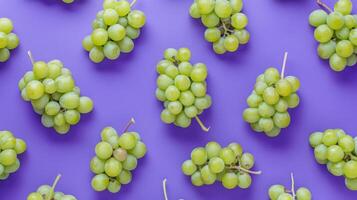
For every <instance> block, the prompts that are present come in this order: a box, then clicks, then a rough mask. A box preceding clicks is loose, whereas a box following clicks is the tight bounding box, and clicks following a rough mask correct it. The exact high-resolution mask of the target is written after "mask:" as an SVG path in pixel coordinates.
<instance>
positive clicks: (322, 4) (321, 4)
mask: <svg viewBox="0 0 357 200" xmlns="http://www.w3.org/2000/svg"><path fill="white" fill-rule="evenodd" d="M316 3H317V4H318V5H319V6H321V7H323V8H324V9H326V10H328V11H329V12H330V13H331V12H333V11H332V9H331V8H330V7H329V6H328V5H326V4H325V3H324V2H322V1H321V0H316Z"/></svg>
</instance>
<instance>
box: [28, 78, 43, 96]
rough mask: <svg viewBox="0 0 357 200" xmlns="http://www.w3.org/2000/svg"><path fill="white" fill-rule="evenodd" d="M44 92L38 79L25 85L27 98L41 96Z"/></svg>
mask: <svg viewBox="0 0 357 200" xmlns="http://www.w3.org/2000/svg"><path fill="white" fill-rule="evenodd" d="M44 92H45V87H44V85H43V84H42V83H41V82H40V81H37V80H32V81H30V82H29V83H28V84H27V85H26V94H27V97H28V98H29V99H32V100H35V99H39V98H41V97H42V95H43V94H44Z"/></svg>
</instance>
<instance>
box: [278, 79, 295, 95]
mask: <svg viewBox="0 0 357 200" xmlns="http://www.w3.org/2000/svg"><path fill="white" fill-rule="evenodd" d="M275 89H276V91H277V92H278V94H279V95H280V96H283V97H286V96H289V95H290V94H291V93H292V86H291V84H290V82H289V81H288V80H286V79H281V80H279V81H278V82H277V83H276V85H275Z"/></svg>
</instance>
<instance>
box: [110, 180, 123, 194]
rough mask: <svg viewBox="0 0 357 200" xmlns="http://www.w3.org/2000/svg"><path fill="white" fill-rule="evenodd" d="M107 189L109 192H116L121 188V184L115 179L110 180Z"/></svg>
mask: <svg viewBox="0 0 357 200" xmlns="http://www.w3.org/2000/svg"><path fill="white" fill-rule="evenodd" d="M107 189H108V191H109V192H111V193H118V192H119V191H120V189H121V184H120V183H119V181H117V180H111V181H110V182H109V185H108V188H107Z"/></svg>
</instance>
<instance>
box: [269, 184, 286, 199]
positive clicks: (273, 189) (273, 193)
mask: <svg viewBox="0 0 357 200" xmlns="http://www.w3.org/2000/svg"><path fill="white" fill-rule="evenodd" d="M283 193H285V187H284V186H282V185H272V186H270V188H269V191H268V194H269V198H270V199H272V200H276V199H278V197H279V196H280V195H281V194H283Z"/></svg>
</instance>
